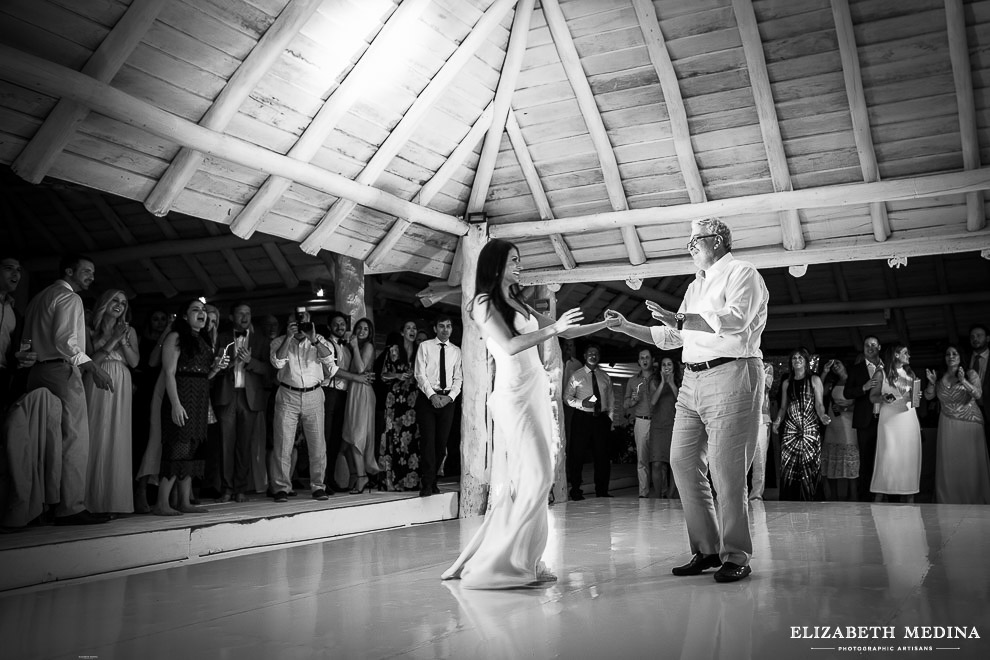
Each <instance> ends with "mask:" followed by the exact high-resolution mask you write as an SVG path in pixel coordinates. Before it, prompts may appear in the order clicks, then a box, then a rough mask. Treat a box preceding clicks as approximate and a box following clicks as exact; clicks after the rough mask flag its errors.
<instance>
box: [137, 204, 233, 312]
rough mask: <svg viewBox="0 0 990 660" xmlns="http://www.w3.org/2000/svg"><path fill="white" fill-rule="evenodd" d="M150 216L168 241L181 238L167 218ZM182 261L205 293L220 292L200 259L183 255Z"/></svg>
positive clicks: (211, 294) (213, 293)
mask: <svg viewBox="0 0 990 660" xmlns="http://www.w3.org/2000/svg"><path fill="white" fill-rule="evenodd" d="M150 215H151V217H152V218H154V220H155V224H156V225H158V229H159V231H161V232H162V235H164V236H165V238H166V239H167V240H170V241H174V240H178V239H179V238H180V236H179V232H177V231H175V228H174V227H172V225H171V224H170V223H169V221H168V220H167V219H166V218H164V217H161V216H157V215H154V214H150ZM182 260H183V261H184V262H185V263H186V267H187V268H189V270H190V271H191V272H192V274H193V275H195V276H196V279H197V280H198V281H199V285H200V286H201V287H203V293H205V294H206V295H208V296H215V295H216V294H217V290H218V289H217V285H216V282H214V281H213V278H212V277H210V274H209V273H207V272H206V269H205V268H203V264H201V263H200V262H199V259H197V258H196V257H195V256H194V255H191V254H183V255H182Z"/></svg>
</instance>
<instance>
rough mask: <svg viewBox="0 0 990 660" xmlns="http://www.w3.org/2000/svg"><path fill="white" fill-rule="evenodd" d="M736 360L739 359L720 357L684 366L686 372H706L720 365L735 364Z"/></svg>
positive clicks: (688, 363)
mask: <svg viewBox="0 0 990 660" xmlns="http://www.w3.org/2000/svg"><path fill="white" fill-rule="evenodd" d="M738 359H739V358H737V357H722V358H715V359H714V360H709V361H708V362H687V363H685V364H684V366H685V368H687V370H688V371H708V370H709V369H711V368H712V367H717V366H719V365H720V364H728V363H729V362H735V361H736V360H738Z"/></svg>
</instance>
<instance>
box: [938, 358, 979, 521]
mask: <svg viewBox="0 0 990 660" xmlns="http://www.w3.org/2000/svg"><path fill="white" fill-rule="evenodd" d="M945 366H946V371H945V374H944V375H943V376H942V377H941V378H937V377H936V375H935V372H934V371H932V370H931V369H928V370H926V372H925V375H926V376H927V377H928V387H927V388H925V398H926V399H928V400H931V399H933V398H934V397H936V396H938V400H939V402H940V403H941V404H942V414H941V416H940V417H939V420H938V441H937V443H936V444H937V450H936V451H937V459H936V462H935V466H936V467H935V501H936V502H938V503H940V504H990V466H988V461H987V446H986V442H985V441H984V437H983V425H984V424H986V420H985V419H983V413H982V412H980V407H979V406H978V405H977V404H976V400H977V399H979V398H980V397H981V396H983V389H982V388H981V387H980V374H979V373H977V372H976V371H975V370H973V369H970V370H969V372H967V371H966V370H965V369H963V367H962V360H961V359H960V356H959V349H958V348H957V347H956V346H951V345H950V346H949V347H948V348H946V349H945Z"/></svg>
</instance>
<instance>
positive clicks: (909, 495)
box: [870, 344, 921, 502]
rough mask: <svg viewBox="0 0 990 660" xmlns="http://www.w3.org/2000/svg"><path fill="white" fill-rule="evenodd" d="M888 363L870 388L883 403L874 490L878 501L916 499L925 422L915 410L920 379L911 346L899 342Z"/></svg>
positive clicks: (873, 397)
mask: <svg viewBox="0 0 990 660" xmlns="http://www.w3.org/2000/svg"><path fill="white" fill-rule="evenodd" d="M886 365H887V366H886V369H885V371H884V374H883V378H882V379H881V381H880V382H879V383H877V384H875V385H874V386H873V389H872V390H870V401H872V402H873V403H879V404H881V405H880V420H879V423H878V425H877V457H876V462H875V463H874V466H873V480H872V481H871V482H870V490H871V491H872V492H873V493H876V501H877V502H882V501H883V500H884V496H885V495H899V496H901V497H903V498H904V501H905V502H914V496H915V493H917V492H918V488H919V484H920V482H921V425H920V424H919V423H918V414H917V413H916V412H915V407H916V406H917V402H916V401H914V390H915V385H914V383H915V380H916V378H915V376H914V372H913V371H911V353H910V352H909V351H908V348H907V346H905V345H904V344H895V345H894V347H893V348H892V350H891V351H890V354H889V356H888V358H887V360H886Z"/></svg>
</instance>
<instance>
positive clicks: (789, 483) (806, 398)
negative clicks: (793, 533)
mask: <svg viewBox="0 0 990 660" xmlns="http://www.w3.org/2000/svg"><path fill="white" fill-rule="evenodd" d="M810 362H811V356H810V355H808V352H807V351H806V350H804V349H803V348H799V349H797V350H795V351H792V352H791V355H790V359H789V363H790V367H791V373H790V375H789V376H788V377H787V379H786V380H785V381H784V382H783V383H782V384H781V386H780V391H781V393H782V394H781V402H780V412H779V413H778V414H777V419H776V420H774V423H773V427H774V430H777V429H779V428H780V425H781V422H783V425H784V430H783V433H782V434H781V437H780V455H781V458H780V495H779V499H781V500H803V501H808V500H817V499H821V495H820V492H819V488H820V486H821V464H822V427H823V426H825V425H827V424H828V423H829V422H830V421H831V419H830V418H829V416H828V415H827V414H826V413H825V403H824V399H823V391H824V387H823V386H822V379H821V378H819V377H818V376H817V375H815V374H814V373H812V372H811V369H810V366H809V365H810Z"/></svg>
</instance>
